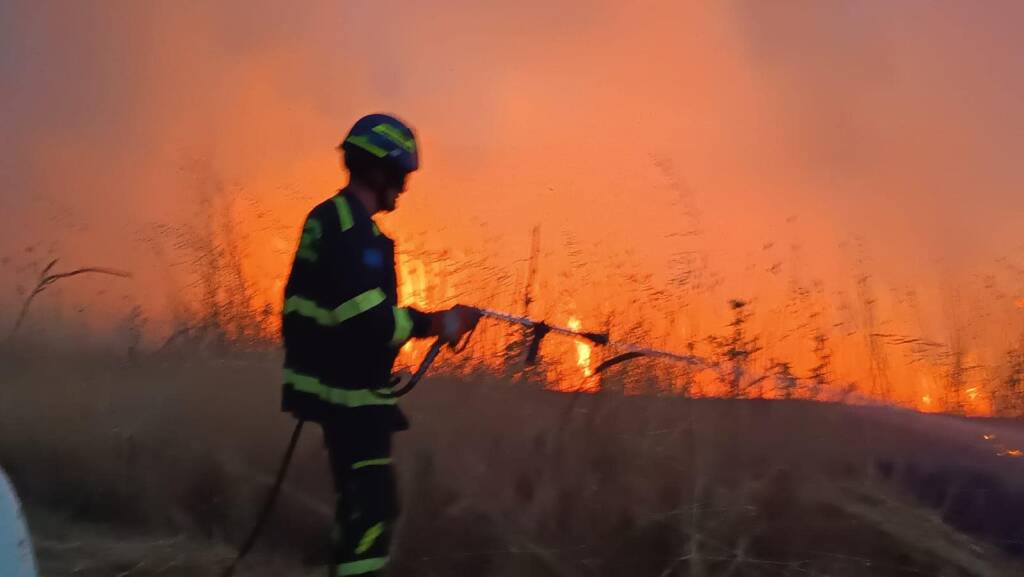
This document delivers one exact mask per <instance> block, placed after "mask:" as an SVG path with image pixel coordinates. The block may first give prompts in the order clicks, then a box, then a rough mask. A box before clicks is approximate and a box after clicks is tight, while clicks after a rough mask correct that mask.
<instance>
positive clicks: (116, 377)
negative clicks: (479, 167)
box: [0, 349, 1024, 577]
mask: <svg viewBox="0 0 1024 577" xmlns="http://www.w3.org/2000/svg"><path fill="white" fill-rule="evenodd" d="M3 354H4V358H3V359H2V360H3V365H2V366H3V368H2V371H3V372H2V374H0V378H2V382H3V383H4V385H3V387H2V388H0V464H2V465H3V467H4V468H5V469H6V470H7V471H8V472H9V473H10V475H11V476H12V478H13V480H14V481H15V483H16V484H17V486H18V488H19V490H20V491H21V493H22V494H23V497H24V499H25V500H26V503H27V506H28V509H29V512H30V520H31V523H32V528H33V531H34V532H35V534H36V539H37V549H38V551H39V556H40V559H41V565H42V567H43V569H44V573H45V574H46V575H50V576H58V575H77V576H100V575H104V576H105V575H121V576H125V577H127V576H156V575H161V576H176V575H182V576H184V575H199V576H203V575H216V573H217V570H218V569H219V568H221V567H223V566H224V564H225V563H226V561H227V559H228V558H229V556H230V555H231V553H232V548H231V546H230V544H233V543H237V542H238V541H239V540H240V538H241V536H242V534H243V532H244V531H245V529H246V528H247V526H248V524H249V523H250V522H251V520H252V516H253V515H254V512H255V510H256V507H257V504H258V501H259V499H260V498H261V497H262V493H263V491H264V490H265V489H266V486H267V484H268V483H269V480H270V477H271V476H272V473H273V469H274V466H275V465H276V460H277V459H278V457H279V453H280V451H281V450H282V449H283V445H284V443H285V442H286V441H287V435H288V431H289V429H290V427H291V426H292V423H291V421H290V419H289V418H287V417H286V416H284V415H282V414H280V413H278V411H277V400H278V383H277V366H278V362H279V360H278V359H276V358H273V357H267V356H252V357H245V358H234V359H230V360H224V359H221V360H217V359H203V358H185V357H171V356H167V357H149V358H145V359H142V360H140V361H138V362H136V363H132V364H126V363H125V362H124V361H117V360H114V359H112V358H106V357H102V356H81V357H74V358H73V357H69V356H67V355H64V356H61V357H60V358H48V357H47V355H46V354H44V353H43V351H27V350H24V349H22V350H20V351H13V350H8V351H4V353H3ZM405 405H406V408H407V411H408V412H409V413H410V415H411V418H412V421H413V429H412V431H410V432H408V433H404V434H402V435H401V436H400V438H399V442H398V460H399V462H400V467H401V475H402V481H403V498H404V510H405V513H404V517H403V524H402V527H401V530H400V535H399V541H398V544H397V547H396V553H395V564H394V565H395V568H396V571H395V573H396V574H400V575H413V576H442V575H475V576H482V577H489V576H513V575H528V576H547V575H550V576H566V577H568V576H598V575H644V576H646V575H651V576H660V575H665V576H668V575H689V576H694V577H699V576H727V575H732V576H747V575H750V576H760V575H764V576H774V575H780V576H781V575H793V576H798V575H799V576H803V575H830V576H859V575H908V576H909V575H915V576H916V575H941V576H959V575H963V576H975V575H977V576H1001V575H1005V576H1011V575H1019V574H1024V571H1022V566H1021V565H1020V564H1019V563H1018V562H1016V561H1014V560H1013V558H1012V557H1010V556H1009V555H1008V553H1006V551H1013V550H1014V549H1015V548H1016V550H1018V551H1019V550H1020V543H1012V542H1008V540H1011V539H1014V538H1019V537H1020V534H1019V533H1014V531H1021V530H1022V529H1021V527H1019V526H1016V525H1014V524H1013V523H1012V522H1011V523H1009V524H1008V525H1007V524H1006V519H1005V517H1001V516H999V515H995V514H993V513H992V511H999V510H1005V511H1007V512H1008V513H1013V512H1014V511H1016V513H1015V514H1016V515H1017V518H1020V516H1021V512H1022V511H1024V499H1022V498H1021V495H1020V494H1015V493H1014V490H1019V487H1022V486H1024V482H1022V480H1024V462H1022V460H1020V459H1012V458H1007V457H998V456H996V455H995V452H994V451H993V450H991V449H992V447H991V444H990V443H988V442H987V441H984V440H982V439H981V433H982V432H986V431H993V430H997V429H998V434H999V435H1000V436H1001V438H1002V439H1004V442H1006V443H1012V442H1014V441H1015V439H1020V438H1021V437H1022V436H1024V432H1022V429H1021V427H1020V426H1019V425H1018V424H1014V423H1009V422H995V421H974V420H968V419H953V418H949V417H936V416H924V415H918V414H913V413H907V412H903V411H896V410H891V409H882V408H867V407H848V406H842V405H829V404H818V403H809V402H801V401H785V402H783V401H757V400H750V401H735V400H732V401H726V400H683V399H664V398H642V397H622V396H616V395H566V394H556V393H550V392H545V391H539V390H535V389H531V388H528V387H527V386H524V385H516V384H514V383H511V382H508V381H500V380H495V379H489V378H486V377H480V378H474V379H463V380H455V379H445V378H435V379H433V380H429V381H427V382H425V383H424V384H423V385H422V386H421V387H420V388H419V389H418V390H417V391H416V392H415V393H414V394H413V395H412V396H411V398H409V399H408V401H407V402H406V403H405ZM321 445H322V444H321V442H320V439H319V435H318V432H317V431H316V430H315V428H314V429H309V430H308V432H307V433H306V436H305V437H304V439H303V440H302V442H301V444H300V447H299V450H298V454H297V457H296V463H295V465H294V468H293V470H292V472H291V474H290V477H289V480H288V484H287V488H286V491H285V493H284V495H283V497H282V500H281V502H280V504H279V507H278V510H277V512H276V513H275V515H274V516H273V519H272V523H273V524H272V526H271V527H270V529H269V531H268V532H267V533H266V535H265V538H264V540H263V541H262V543H261V544H260V545H259V547H258V551H257V553H256V554H255V555H254V557H253V559H251V560H250V561H248V562H247V563H246V564H245V565H244V566H243V569H242V570H241V571H240V573H239V574H240V575H251V576H261V575H271V574H273V575H305V574H314V575H320V574H321V571H322V570H321V569H319V568H317V567H316V563H317V561H318V560H319V559H321V558H322V557H323V543H324V540H325V537H326V534H327V526H328V524H329V522H330V512H331V508H332V503H331V498H332V497H331V494H330V491H329V487H328V478H327V471H326V467H325V463H324V460H325V455H324V454H323V449H322V446H321ZM1020 445H1024V442H1021V443H1020ZM979 479H981V481H979ZM965 499H966V501H965ZM972 499H973V500H972ZM1015 499H1016V500H1015ZM965 503H966V505H965ZM924 505H928V506H924ZM1018 506H1019V507H1020V508H1018V509H1014V507H1018ZM964 511H967V512H968V514H965V513H964ZM972 511H973V512H975V513H977V514H976V515H973V516H972V515H970V514H969V513H970V512H972ZM986 515H992V517H993V518H992V521H991V523H989V522H987V521H986V518H987V517H986ZM972 523H973V524H972ZM953 525H956V526H961V527H964V528H968V529H970V531H971V535H972V536H968V535H966V534H964V533H961V532H959V531H958V530H957V529H955V528H954V527H953ZM1000 540H1001V541H1002V542H999V541H1000Z"/></svg>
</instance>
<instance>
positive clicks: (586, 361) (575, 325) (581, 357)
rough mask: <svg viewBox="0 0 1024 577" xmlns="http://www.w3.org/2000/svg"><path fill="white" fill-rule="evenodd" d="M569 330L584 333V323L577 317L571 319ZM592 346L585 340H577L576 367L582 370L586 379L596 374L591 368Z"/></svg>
mask: <svg viewBox="0 0 1024 577" xmlns="http://www.w3.org/2000/svg"><path fill="white" fill-rule="evenodd" d="M568 324H569V328H570V329H572V330H574V331H582V330H583V323H582V322H580V319H578V318H576V317H569V323H568ZM592 348H593V347H591V346H590V345H588V344H587V343H586V342H584V341H583V339H576V365H577V366H578V367H579V368H580V371H581V372H582V373H583V376H584V377H590V376H592V375H593V374H594V371H593V370H592V369H591V368H590V352H591V349H592Z"/></svg>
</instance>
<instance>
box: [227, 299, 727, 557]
mask: <svg viewBox="0 0 1024 577" xmlns="http://www.w3.org/2000/svg"><path fill="white" fill-rule="evenodd" d="M476 310H477V312H479V313H480V316H481V317H483V318H488V319H493V320H497V321H501V322H505V323H509V324H514V325H520V326H523V327H526V328H527V329H529V330H530V332H531V334H530V345H529V347H528V348H527V352H526V363H527V364H534V363H536V361H537V356H538V354H539V353H540V343H541V341H542V340H544V337H546V336H547V335H548V334H550V333H555V334H559V335H563V336H567V337H572V338H576V339H583V340H587V341H590V342H591V343H593V344H594V345H596V346H600V347H607V348H609V349H612V350H615V351H619V354H617V355H615V356H613V357H611V358H609V359H607V360H605V361H604V362H602V363H601V364H599V365H598V366H597V367H595V368H594V371H593V373H592V375H597V374H600V373H601V372H603V371H605V370H607V369H609V368H611V367H613V366H615V365H618V364H620V363H623V362H626V361H629V360H632V359H637V358H641V357H651V358H659V359H665V360H669V361H674V362H679V363H685V364H688V365H693V366H701V367H710V366H711V365H712V363H711V362H709V361H708V360H706V359H703V358H701V357H698V356H695V355H683V354H679V353H674V352H671V351H665V350H660V349H653V348H648V347H642V346H639V345H633V344H628V343H619V342H614V341H611V340H610V339H609V338H608V333H599V332H590V331H579V330H574V329H571V328H567V327H561V326H556V325H549V324H547V323H546V322H544V321H536V320H533V319H530V318H528V317H524V316H516V315H512V314H508V313H504V312H501V311H495V310H491V309H485V308H477V309H476ZM473 330H476V329H475V328H474V329H473ZM472 334H473V331H470V332H469V333H468V334H466V335H465V336H464V337H463V338H462V341H461V342H459V343H457V344H454V345H451V348H452V350H454V351H455V352H456V353H459V352H461V351H463V350H464V349H465V348H466V346H467V345H468V344H469V340H470V339H471V338H472ZM444 344H445V343H444V342H443V341H441V339H435V340H434V342H433V343H432V344H431V345H430V348H429V349H428V350H427V354H426V355H425V356H424V357H423V360H422V361H420V364H419V366H418V367H417V368H416V371H415V372H414V373H413V374H412V375H411V376H410V377H409V379H408V380H407V381H406V382H405V383H404V384H402V383H401V379H400V378H399V377H394V378H392V379H391V382H390V383H389V386H388V387H387V388H381V389H377V390H375V391H374V394H376V395H377V396H379V397H382V398H386V399H397V398H399V397H403V396H405V395H407V394H409V393H410V392H412V390H413V389H415V388H416V385H417V384H419V382H420V381H421V380H422V379H423V377H424V376H425V375H426V374H427V371H429V370H430V367H431V366H433V364H434V361H436V360H437V357H438V355H439V354H440V353H441V350H442V349H443V348H444ZM304 422H305V421H302V420H299V421H298V423H297V424H296V425H295V429H294V430H293V431H292V436H291V440H290V441H289V443H288V447H287V449H286V450H285V453H284V456H283V458H282V459H281V464H280V466H279V467H278V471H277V476H276V478H275V479H274V485H273V486H272V487H271V489H270V492H269V493H268V494H267V497H266V499H265V500H264V502H263V506H262V507H261V508H260V512H259V515H258V516H257V520H256V523H255V525H254V526H253V528H252V530H251V531H250V532H249V535H248V536H247V537H246V539H245V542H244V543H243V545H242V547H241V548H240V549H239V551H238V555H237V556H236V557H235V559H234V561H233V562H232V563H231V565H229V566H228V567H227V568H226V569H225V571H224V572H223V573H222V577H231V576H232V575H233V574H234V571H235V568H236V567H237V566H238V564H239V563H240V562H241V561H242V559H243V558H245V556H246V555H247V554H248V553H249V551H251V550H252V548H253V546H254V545H255V544H256V540H257V539H258V538H259V536H260V533H261V532H262V530H263V527H264V525H266V521H267V518H268V517H269V516H270V512H271V510H272V509H273V507H274V503H275V502H276V501H277V497H278V495H279V494H280V492H281V486H282V485H283V484H284V479H285V475H286V474H287V472H288V466H289V465H290V464H291V460H292V455H293V454H294V453H295V446H296V445H297V444H298V440H299V435H300V433H301V432H302V425H303V423H304Z"/></svg>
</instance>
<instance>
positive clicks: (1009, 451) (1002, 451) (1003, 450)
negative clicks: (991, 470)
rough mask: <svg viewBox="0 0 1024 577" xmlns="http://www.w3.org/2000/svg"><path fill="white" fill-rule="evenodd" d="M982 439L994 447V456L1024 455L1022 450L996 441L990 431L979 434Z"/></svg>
mask: <svg viewBox="0 0 1024 577" xmlns="http://www.w3.org/2000/svg"><path fill="white" fill-rule="evenodd" d="M981 438H982V439H984V440H986V441H989V442H991V443H992V444H993V445H994V446H995V449H996V456H998V457H1024V451H1022V450H1020V449H1015V448H1011V447H1007V446H1006V445H1004V444H1002V443H999V442H997V441H996V436H995V435H993V434H992V433H986V434H984V435H982V436H981Z"/></svg>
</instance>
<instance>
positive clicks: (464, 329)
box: [430, 305, 480, 347]
mask: <svg viewBox="0 0 1024 577" xmlns="http://www.w3.org/2000/svg"><path fill="white" fill-rule="evenodd" d="M479 320H480V311H478V310H476V309H475V308H473V307H467V306H464V305H455V306H453V307H452V308H450V309H448V310H446V311H438V312H435V313H431V315H430V336H436V337H438V338H439V339H441V342H442V343H445V344H447V345H450V346H453V347H454V346H455V345H456V344H458V342H459V341H460V340H462V337H463V336H464V335H465V334H466V333H468V332H469V331H471V330H473V329H474V328H476V323H477V322H478V321H479Z"/></svg>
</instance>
